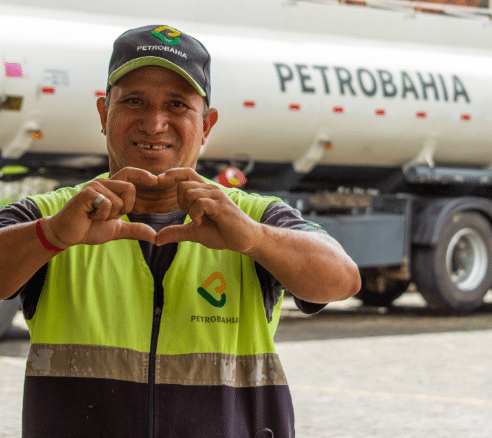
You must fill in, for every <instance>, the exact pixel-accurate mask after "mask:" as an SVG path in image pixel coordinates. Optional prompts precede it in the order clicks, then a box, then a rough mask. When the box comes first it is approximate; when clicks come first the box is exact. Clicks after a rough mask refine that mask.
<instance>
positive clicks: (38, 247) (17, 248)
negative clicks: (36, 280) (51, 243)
mask: <svg viewBox="0 0 492 438" xmlns="http://www.w3.org/2000/svg"><path fill="white" fill-rule="evenodd" d="M55 255H56V253H55V252H52V251H49V250H48V249H46V248H45V247H44V246H43V245H42V243H41V241H40V240H39V238H38V236H37V235H36V222H27V223H23V224H18V225H12V226H10V227H5V228H2V229H0V284H1V287H0V299H5V298H8V297H10V296H12V295H13V294H14V293H16V292H17V291H18V290H19V289H20V288H21V287H22V286H23V285H24V284H25V283H26V282H27V281H28V280H29V279H30V278H31V277H32V276H33V275H34V274H35V273H36V272H37V271H38V269H39V268H41V267H42V266H43V265H44V264H46V263H47V262H49V261H50V260H51V259H52V258H53V257H54V256H55Z"/></svg>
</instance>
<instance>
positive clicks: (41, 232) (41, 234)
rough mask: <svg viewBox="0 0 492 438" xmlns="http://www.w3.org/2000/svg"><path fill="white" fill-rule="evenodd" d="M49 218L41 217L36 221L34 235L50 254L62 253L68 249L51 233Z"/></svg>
mask: <svg viewBox="0 0 492 438" xmlns="http://www.w3.org/2000/svg"><path fill="white" fill-rule="evenodd" d="M49 219H51V216H47V217H43V218H41V219H38V220H37V221H36V234H37V236H38V239H39V241H40V242H41V244H42V245H43V246H44V247H45V248H46V249H48V250H49V251H51V252H62V251H64V250H65V249H67V248H68V245H65V244H64V243H63V242H61V241H60V240H58V239H57V238H56V236H55V235H54V234H53V233H52V231H51V228H50V226H49Z"/></svg>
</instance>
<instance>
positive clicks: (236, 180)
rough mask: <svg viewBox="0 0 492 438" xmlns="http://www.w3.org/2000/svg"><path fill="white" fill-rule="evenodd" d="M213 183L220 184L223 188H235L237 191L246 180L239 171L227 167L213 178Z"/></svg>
mask: <svg viewBox="0 0 492 438" xmlns="http://www.w3.org/2000/svg"><path fill="white" fill-rule="evenodd" d="M215 181H217V182H218V183H220V184H222V185H223V186H224V187H229V188H233V187H235V188H238V189H239V188H241V187H244V185H245V184H246V182H247V179H246V177H245V176H244V174H243V173H242V172H241V171H240V170H239V169H237V168H235V167H228V168H227V169H226V170H224V171H223V172H222V173H221V174H220V175H219V176H217V177H216V178H215Z"/></svg>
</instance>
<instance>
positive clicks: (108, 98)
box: [104, 87, 209, 117]
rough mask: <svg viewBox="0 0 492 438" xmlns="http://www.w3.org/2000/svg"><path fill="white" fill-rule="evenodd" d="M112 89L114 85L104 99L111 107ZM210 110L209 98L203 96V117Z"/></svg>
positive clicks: (105, 103) (107, 105) (107, 106)
mask: <svg viewBox="0 0 492 438" xmlns="http://www.w3.org/2000/svg"><path fill="white" fill-rule="evenodd" d="M111 90H112V87H111V88H109V89H108V90H107V92H106V100H105V101H104V105H105V106H106V108H109V102H110V100H111ZM208 110H209V107H208V104H207V100H206V99H205V98H203V117H205V116H206V115H207V114H208Z"/></svg>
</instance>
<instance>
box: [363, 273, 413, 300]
mask: <svg viewBox="0 0 492 438" xmlns="http://www.w3.org/2000/svg"><path fill="white" fill-rule="evenodd" d="M409 284H410V281H404V280H386V285H385V289H384V292H379V291H374V290H371V289H369V288H368V287H367V285H366V282H365V280H364V278H363V279H362V287H361V289H360V291H359V292H358V293H357V294H356V295H355V298H357V299H359V300H361V301H362V302H363V303H364V305H365V306H374V307H391V305H392V304H393V301H395V300H396V299H397V298H399V297H400V296H401V295H403V294H404V293H405V291H406V290H407V289H408V285H409Z"/></svg>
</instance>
